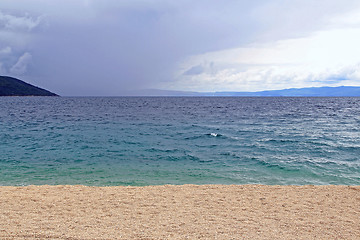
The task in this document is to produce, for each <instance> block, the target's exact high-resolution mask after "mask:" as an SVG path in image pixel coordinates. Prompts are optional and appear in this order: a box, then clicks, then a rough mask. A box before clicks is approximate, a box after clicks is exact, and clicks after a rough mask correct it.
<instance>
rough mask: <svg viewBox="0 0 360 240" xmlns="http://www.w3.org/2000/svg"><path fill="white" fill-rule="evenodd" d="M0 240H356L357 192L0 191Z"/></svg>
mask: <svg viewBox="0 0 360 240" xmlns="http://www.w3.org/2000/svg"><path fill="white" fill-rule="evenodd" d="M0 239H360V186H263V185H229V186H228V185H200V186H197V185H181V186H172V185H165V186H147V187H86V186H26V187H0Z"/></svg>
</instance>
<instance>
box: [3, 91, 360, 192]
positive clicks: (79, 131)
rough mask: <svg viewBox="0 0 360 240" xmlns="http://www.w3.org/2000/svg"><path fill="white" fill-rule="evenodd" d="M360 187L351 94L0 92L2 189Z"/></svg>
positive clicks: (358, 102) (359, 139) (356, 109)
mask: <svg viewBox="0 0 360 240" xmlns="http://www.w3.org/2000/svg"><path fill="white" fill-rule="evenodd" d="M44 184H46V185H58V184H70V185H77V184H81V185H88V186H128V185H131V186H146V185H164V184H267V185H307V184H313V185H327V184H335V185H360V98H356V97H328V98H322V97H0V185H1V186H9V185H11V186H24V185H44Z"/></svg>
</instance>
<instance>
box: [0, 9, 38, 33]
mask: <svg viewBox="0 0 360 240" xmlns="http://www.w3.org/2000/svg"><path fill="white" fill-rule="evenodd" d="M41 19H42V17H41V16H39V17H36V18H34V17H31V16H29V14H24V16H15V15H11V14H5V13H3V12H1V11H0V28H2V29H5V30H9V31H24V30H25V31H31V30H32V29H34V28H35V27H36V26H38V25H39V24H40V22H41Z"/></svg>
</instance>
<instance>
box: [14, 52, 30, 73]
mask: <svg viewBox="0 0 360 240" xmlns="http://www.w3.org/2000/svg"><path fill="white" fill-rule="evenodd" d="M31 60H32V56H31V54H30V53H28V52H26V53H24V54H23V55H22V56H20V57H19V59H18V60H17V62H16V63H15V64H14V66H12V67H11V68H10V73H12V74H14V75H23V74H25V73H26V71H27V69H28V65H29V63H30V62H31Z"/></svg>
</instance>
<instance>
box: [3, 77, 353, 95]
mask: <svg viewBox="0 0 360 240" xmlns="http://www.w3.org/2000/svg"><path fill="white" fill-rule="evenodd" d="M122 95H124V96H228V97H231V96H239V97H348V96H353V97H358V96H359V97H360V87H349V86H341V87H312V88H289V89H283V90H269V91H259V92H187V91H168V90H158V89H147V90H138V91H131V92H126V93H125V94H122ZM0 96H57V94H55V93H52V92H50V91H48V90H45V89H42V88H39V87H35V86H33V85H31V84H28V83H26V82H24V81H21V80H19V79H16V78H13V77H6V76H0Z"/></svg>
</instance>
